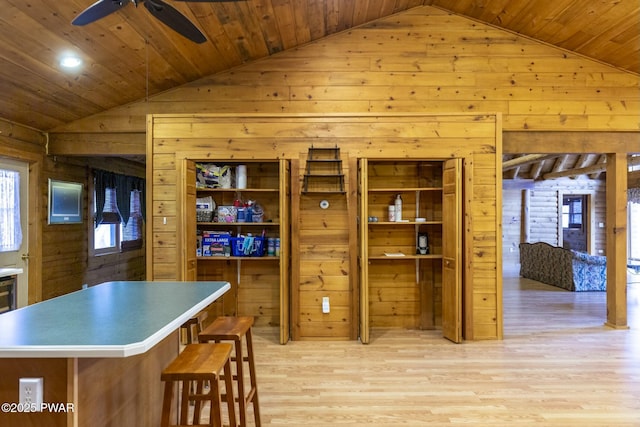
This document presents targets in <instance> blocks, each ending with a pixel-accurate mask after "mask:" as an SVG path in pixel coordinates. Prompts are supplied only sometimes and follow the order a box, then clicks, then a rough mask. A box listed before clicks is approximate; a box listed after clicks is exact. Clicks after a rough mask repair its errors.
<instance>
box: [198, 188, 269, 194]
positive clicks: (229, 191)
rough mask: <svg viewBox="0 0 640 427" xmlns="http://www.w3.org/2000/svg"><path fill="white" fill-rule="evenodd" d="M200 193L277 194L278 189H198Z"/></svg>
mask: <svg viewBox="0 0 640 427" xmlns="http://www.w3.org/2000/svg"><path fill="white" fill-rule="evenodd" d="M196 191H197V192H198V193H221V192H222V193H224V192H227V193H241V192H243V191H246V192H252V193H277V192H279V191H280V190H278V189H277V188H208V187H207V188H203V187H201V188H196Z"/></svg>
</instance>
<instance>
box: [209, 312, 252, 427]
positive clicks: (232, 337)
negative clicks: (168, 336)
mask: <svg viewBox="0 0 640 427" xmlns="http://www.w3.org/2000/svg"><path fill="white" fill-rule="evenodd" d="M251 326H253V317H251V316H245V317H218V318H216V320H214V321H213V323H211V324H210V325H209V326H207V327H206V328H205V329H204V330H203V331H202V332H200V335H199V339H200V342H209V341H214V342H216V343H221V342H223V341H233V344H234V347H235V356H232V357H231V361H232V362H235V366H236V375H235V376H234V377H233V379H234V380H235V381H236V384H237V387H238V398H237V401H238V406H239V412H240V426H241V427H247V405H249V403H253V416H254V419H255V423H256V424H255V425H256V427H260V408H259V404H258V383H257V380H256V366H255V362H254V358H253V342H252V339H251ZM243 338H244V341H245V342H246V345H247V356H246V357H245V356H244V355H243V351H242V341H243ZM244 362H247V363H248V365H249V379H250V383H251V386H250V388H249V390H248V392H245V384H244V383H245V379H244V369H243V365H244ZM225 375H226V374H225Z"/></svg>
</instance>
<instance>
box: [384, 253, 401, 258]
mask: <svg viewBox="0 0 640 427" xmlns="http://www.w3.org/2000/svg"><path fill="white" fill-rule="evenodd" d="M384 256H392V257H397V256H405V255H404V254H403V253H402V252H385V253H384Z"/></svg>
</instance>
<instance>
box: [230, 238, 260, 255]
mask: <svg viewBox="0 0 640 427" xmlns="http://www.w3.org/2000/svg"><path fill="white" fill-rule="evenodd" d="M251 239H253V242H251V243H248V244H247V245H246V247H245V240H247V241H248V240H251ZM264 241H265V239H264V237H232V238H231V253H232V255H233V256H246V257H260V256H263V255H264V246H265V245H264Z"/></svg>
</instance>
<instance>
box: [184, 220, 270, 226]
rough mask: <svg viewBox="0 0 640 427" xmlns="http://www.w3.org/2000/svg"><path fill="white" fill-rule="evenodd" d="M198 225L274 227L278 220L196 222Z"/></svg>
mask: <svg viewBox="0 0 640 427" xmlns="http://www.w3.org/2000/svg"><path fill="white" fill-rule="evenodd" d="M197 224H198V225H212V226H216V227H234V226H235V227H243V226H245V225H246V226H249V227H274V226H279V225H280V223H279V222H213V221H211V222H198V223H197Z"/></svg>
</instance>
